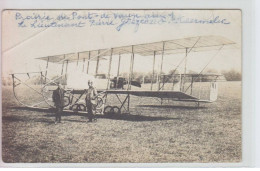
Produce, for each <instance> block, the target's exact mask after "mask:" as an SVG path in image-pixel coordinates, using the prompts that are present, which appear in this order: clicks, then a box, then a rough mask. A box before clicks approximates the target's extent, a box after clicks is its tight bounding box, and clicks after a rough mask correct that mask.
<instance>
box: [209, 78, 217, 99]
mask: <svg viewBox="0 0 260 171" xmlns="http://www.w3.org/2000/svg"><path fill="white" fill-rule="evenodd" d="M217 99H218V84H217V82H211V83H210V97H209V100H210V101H212V102H214V101H216V100H217Z"/></svg>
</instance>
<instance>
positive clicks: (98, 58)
mask: <svg viewBox="0 0 260 171" xmlns="http://www.w3.org/2000/svg"><path fill="white" fill-rule="evenodd" d="M99 54H100V50H98V56H97V65H96V76H97V74H98V66H99Z"/></svg>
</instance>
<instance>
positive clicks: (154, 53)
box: [151, 51, 156, 90]
mask: <svg viewBox="0 0 260 171" xmlns="http://www.w3.org/2000/svg"><path fill="white" fill-rule="evenodd" d="M155 55H156V51H154V52H153V75H152V79H151V90H153V79H154V66H155Z"/></svg>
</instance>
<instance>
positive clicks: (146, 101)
mask: <svg viewBox="0 0 260 171" xmlns="http://www.w3.org/2000/svg"><path fill="white" fill-rule="evenodd" d="M26 94H28V92H24V95H26ZM131 100H132V103H131V114H130V115H127V114H122V115H120V116H117V117H104V116H99V117H98V121H97V122H96V123H87V122H85V121H86V118H85V117H84V116H82V115H80V114H71V113H64V115H63V116H62V123H61V124H57V125H55V124H54V114H53V113H52V112H44V111H35V110H28V109H26V108H21V107H19V106H20V105H19V104H18V103H17V102H16V101H15V99H14V97H13V95H12V88H11V87H2V102H3V103H2V122H3V123H2V159H3V161H4V162H7V163H13V162H17V163H19V162H20V163H21V162H23V163H37V162H50V163H60V162H61V163H62V162H64V163H100V162H102V163H110V162H118V163H121V162H131V163H136V162H138V163H143V162H145V163H149V162H153V163H156V162H162V163H168V162H203V163H205V162H240V161H241V158H242V152H241V149H242V145H241V144H242V139H241V135H242V131H241V82H220V84H219V98H218V100H217V101H216V102H215V103H211V104H203V105H201V107H200V108H196V107H195V104H194V103H183V102H182V103H180V102H169V103H168V102H167V103H166V102H165V103H164V104H163V105H162V106H161V105H160V103H159V102H158V101H156V100H155V99H150V98H137V97H132V96H131ZM111 101H112V102H111V103H113V98H112V97H111Z"/></svg>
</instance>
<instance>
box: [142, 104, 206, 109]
mask: <svg viewBox="0 0 260 171" xmlns="http://www.w3.org/2000/svg"><path fill="white" fill-rule="evenodd" d="M137 107H149V108H168V109H169V108H170V109H186V110H194V109H204V108H207V107H205V106H199V107H198V106H174V105H137Z"/></svg>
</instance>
